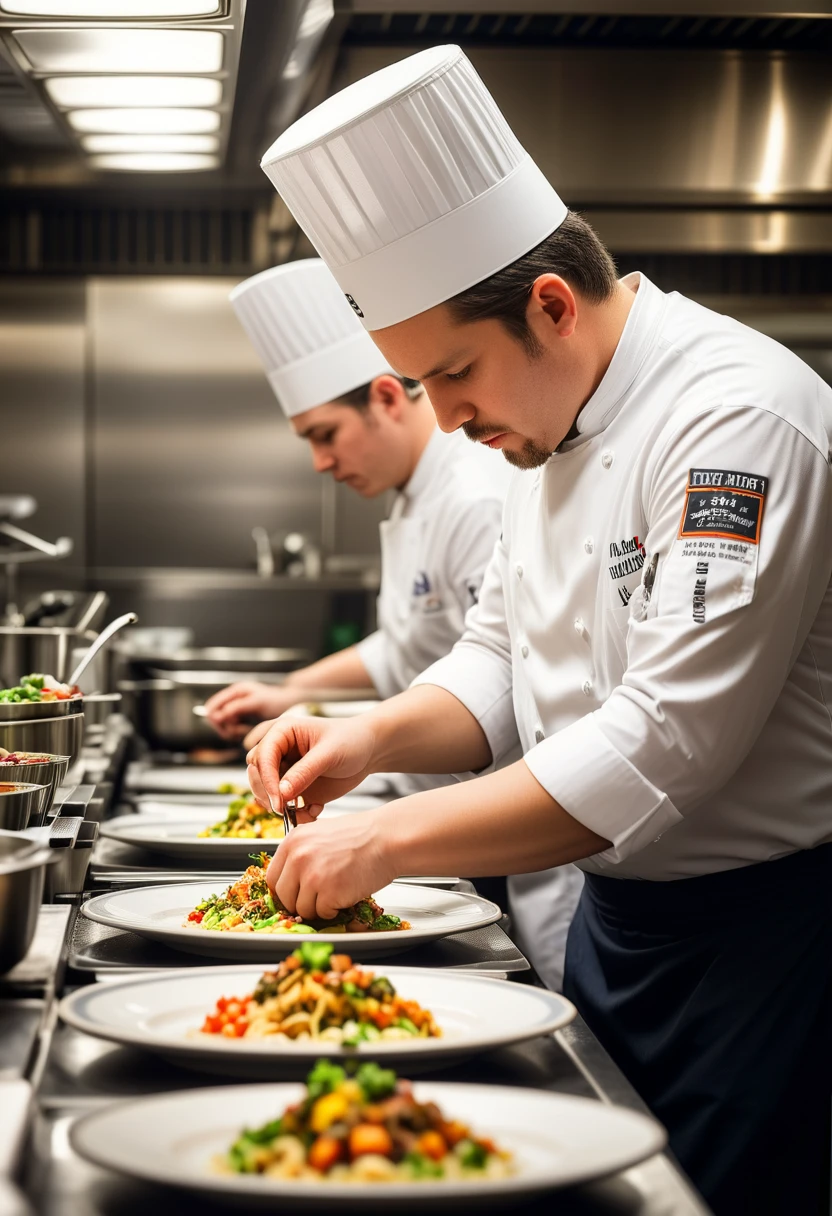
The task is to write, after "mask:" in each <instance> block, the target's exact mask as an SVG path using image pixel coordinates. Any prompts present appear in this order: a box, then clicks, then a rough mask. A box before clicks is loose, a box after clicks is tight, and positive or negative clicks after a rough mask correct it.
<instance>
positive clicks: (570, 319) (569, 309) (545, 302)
mask: <svg viewBox="0 0 832 1216" xmlns="http://www.w3.org/2000/svg"><path fill="white" fill-rule="evenodd" d="M526 319H527V321H528V322H529V324H530V325H532V326H533V328H534V329H535V330H537V329H538V327H539V326H540V325H541V323H543V328H544V329H546V328H548V325H553V326H554V328H555V330H556V332H557V336H558V337H560V338H568V337H570V335H571V334H572V333H573V332H574V329H575V324H576V322H577V320H578V304H577V301H576V300H575V293H574V292H573V291H572V288H571V287H570V286H569V284H568V283H567V282H566V280H565V279H562V278H561V277H560V275H559V274H542V275H540V276H539V277H538V278H536V279H535V281H534V283H533V284H532V289H531V292H530V294H529V303H528V306H527V308H526ZM535 321H536V322H537V325H534V322H535ZM546 321H548V325H547V324H546ZM550 332H551V331H550Z"/></svg>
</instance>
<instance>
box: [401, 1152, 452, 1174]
mask: <svg viewBox="0 0 832 1216" xmlns="http://www.w3.org/2000/svg"><path fill="white" fill-rule="evenodd" d="M405 1163H406V1165H407V1167H408V1169H409V1170H410V1174H411V1177H413V1178H442V1177H444V1174H445V1171H444V1169H443V1168H442V1166H441V1165H440V1164H439V1162H438V1161H432V1160H431V1158H430V1157H426V1156H425V1155H424V1153H408V1154H407V1156H406V1157H405Z"/></svg>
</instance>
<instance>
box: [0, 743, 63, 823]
mask: <svg viewBox="0 0 832 1216" xmlns="http://www.w3.org/2000/svg"><path fill="white" fill-rule="evenodd" d="M68 768H69V756H48V757H47V759H46V760H43V761H41V762H40V763H38V764H7V763H6V762H5V760H3V759H2V758H0V781H18V782H37V784H38V785H41V786H43V792H42V794H41V797H40V802H39V804H38V805H37V806H36V807H35V809H34V811H33V813H32V815H31V816H30V819H29V822H28V823H24V824H23V826H24V827H29V828H36V827H40V825H41V824H42V823H43V820H44V816H45V815H46V814H47V813H48V812H49V811H50V810H51V809H52V803H53V802H54V800H55V791H56V790H57V788H58V786H59V785H60V784H61V783H62V782H63V780H64V778H65V777H66V774H67V769H68ZM0 827H4V828H11V829H12V830H14V828H13V827H12V824H10V823H6V822H5V821H2V820H0Z"/></svg>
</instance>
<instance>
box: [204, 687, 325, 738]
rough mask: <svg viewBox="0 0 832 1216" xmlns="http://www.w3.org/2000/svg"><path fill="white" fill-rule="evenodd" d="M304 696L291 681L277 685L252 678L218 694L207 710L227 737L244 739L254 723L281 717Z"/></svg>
mask: <svg viewBox="0 0 832 1216" xmlns="http://www.w3.org/2000/svg"><path fill="white" fill-rule="evenodd" d="M302 698H303V691H302V690H301V689H298V688H295V687H293V686H292V685H291V684H285V685H282V686H280V687H275V685H273V684H258V683H256V682H254V681H253V680H248V681H242V682H241V683H239V684H232V685H231V686H230V687H229V688H224V689H223V690H222V692H218V693H215V694H214V696H213V697H211V698H210V700H208V701H206V702H205V710H206V714H207V717H208V721H209V722H210V723H211V725H212V726H213V727H214V729H215V730H216V731H217V732H218V734H220V735H222V737H223V738H224V739H234V740H240V739H242V738H243V736H244V735H245V734H246V733H247V732H248V731H249V730H250V728H251V723H252V722H258V721H260V722H262V721H263V719H264V718H269V719H271V718H278V717H280V715H281V714H283V713H285V712H286V710H287V709H289V707H290V706H292V705H297V703H298V701H300V700H302Z"/></svg>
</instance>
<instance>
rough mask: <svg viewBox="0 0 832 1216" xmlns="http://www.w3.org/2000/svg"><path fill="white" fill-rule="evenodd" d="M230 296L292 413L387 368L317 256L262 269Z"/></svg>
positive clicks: (276, 391) (288, 413) (286, 408)
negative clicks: (269, 268)
mask: <svg viewBox="0 0 832 1216" xmlns="http://www.w3.org/2000/svg"><path fill="white" fill-rule="evenodd" d="M228 298H229V299H230V301H231V304H232V307H233V309H234V311H235V312H236V314H237V316H238V318H239V320H240V322H241V324H242V326H243V329H244V330H245V331H246V333H247V334H248V336H249V338H250V339H251V344H252V346H253V347H254V349H255V350H256V351H257V353H258V355H259V356H260V358H261V360H262V362H263V366H264V368H265V369H266V375H267V376H268V379H269V383H270V384H271V386H272V389H273V390H274V395H275V396H276V397H277V399H278V401H279V402H280V405H281V408H282V409H283V412H284V413H285V414H286V416H287V417H289V418H292V417H294V415H295V414H302V413H304V411H305V410H310V409H312V408H313V407H314V406H316V405H323V404H324V402H326V401H332V399H333V398H334V397H340V396H341V395H342V394H343V393H349V392H351V391H352V390H353V389H354V388H360V386H361V385H362V384H368V383H369V382H370V380H372V379H374V378H375V377H376V376H380V375H382V374H383V373H385V372H390V366H389V364H388V363H387V362H386V360H385V359H384V358H383V357H382V354H381V352H380V351H379V349H378V347H377V346H376V345H375V343H374V342H373V340H372V338H370V337H369V336H368V335H367V334H366V333H365V332H364V330H363V328H362V327H361V323H360V321H359V320H358V318H357V317H356V315H355V313H354V312H353V310H352V309H351V308H350V306H349V304H348V303H347V301H346V300H345V299H344V293H343V292H342V291H341V289H340V288H339V286H338V284H337V283H336V282H335V279H333V277H332V275H331V274H330V273H329V271H328V270H327V268H326V266H325V265H324V263H323V262H322V261H321V260H320V258H306V259H304V260H303V261H300V262H287V263H286V264H285V265H284V266H274V267H272V269H271V270H264V271H263V272H262V273H261V274H255V275H253V276H252V277H251V278H250V279H245V280H244V281H243V282H242V283H239V284H238V285H237V286H236V287H235V288H234V290H233V291H232V292H231V295H230V296H229V297H228Z"/></svg>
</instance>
